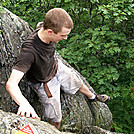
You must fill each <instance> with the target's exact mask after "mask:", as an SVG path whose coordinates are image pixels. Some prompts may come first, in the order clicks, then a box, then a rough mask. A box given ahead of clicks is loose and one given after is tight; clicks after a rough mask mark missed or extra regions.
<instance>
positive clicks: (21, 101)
mask: <svg viewBox="0 0 134 134" xmlns="http://www.w3.org/2000/svg"><path fill="white" fill-rule="evenodd" d="M23 76H24V73H23V72H21V71H18V70H15V69H13V70H12V73H11V75H10V77H9V79H8V81H7V83H6V90H7V91H8V92H9V94H10V96H11V97H12V99H13V100H14V101H15V102H16V103H17V104H18V105H19V109H18V112H17V114H18V115H21V116H24V115H25V114H26V117H30V116H31V117H33V118H38V119H40V118H39V117H38V115H37V114H36V112H35V111H34V109H33V107H32V106H31V105H30V104H29V102H28V101H27V99H26V98H25V97H24V96H23V95H22V93H21V91H20V88H19V86H18V83H19V82H20V80H21V79H22V77H23Z"/></svg>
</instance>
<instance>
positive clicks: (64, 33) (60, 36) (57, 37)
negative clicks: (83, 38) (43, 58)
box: [51, 27, 71, 43]
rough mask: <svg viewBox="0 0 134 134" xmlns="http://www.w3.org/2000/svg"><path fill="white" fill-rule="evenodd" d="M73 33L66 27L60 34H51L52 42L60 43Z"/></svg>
mask: <svg viewBox="0 0 134 134" xmlns="http://www.w3.org/2000/svg"><path fill="white" fill-rule="evenodd" d="M70 32H71V29H68V28H66V27H63V28H62V30H61V31H60V32H58V33H57V34H55V33H54V32H53V33H52V34H51V37H52V38H51V39H52V40H51V41H53V42H55V43H58V42H59V41H60V40H66V39H67V36H68V34H69V33H70Z"/></svg>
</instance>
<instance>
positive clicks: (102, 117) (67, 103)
mask: <svg viewBox="0 0 134 134" xmlns="http://www.w3.org/2000/svg"><path fill="white" fill-rule="evenodd" d="M0 8H1V9H0V11H1V13H0V30H1V32H0V75H1V77H0V108H1V109H2V110H4V111H8V112H14V113H15V112H16V110H17V105H16V104H15V103H14V102H13V101H12V100H11V98H10V96H9V94H8V93H7V92H6V90H5V83H6V81H7V79H8V78H9V75H10V73H11V70H12V68H13V65H14V63H15V61H16V58H17V55H18V54H19V52H20V49H21V45H22V43H23V41H24V39H25V38H26V37H27V36H28V35H29V34H30V33H31V32H32V31H33V29H32V28H31V27H30V26H29V24H28V23H27V22H25V21H24V20H22V19H20V18H19V17H18V16H16V15H14V14H13V13H11V12H10V11H8V10H7V9H5V8H2V7H0ZM56 57H57V58H59V59H60V60H61V61H62V62H63V63H64V64H66V65H67V66H69V67H71V66H70V65H69V64H68V63H67V62H66V61H65V60H64V59H63V58H62V57H61V56H60V55H59V54H58V53H57V52H56ZM71 68H72V67H71ZM75 71H76V70H75ZM76 72H77V73H78V74H79V72H78V71H76ZM79 76H80V77H81V78H82V79H83V81H84V83H85V84H86V85H87V86H88V87H89V89H90V90H91V91H92V92H95V91H94V90H93V88H92V87H91V86H90V85H89V84H88V82H87V81H86V80H85V78H84V77H83V76H82V75H81V74H79ZM20 87H21V91H22V93H23V95H24V96H25V97H26V98H27V99H28V101H29V102H30V103H31V105H32V106H33V107H34V108H35V110H36V112H37V114H38V115H39V116H40V117H41V118H42V120H44V121H45V118H44V116H43V114H42V106H41V104H40V103H39V102H38V97H37V95H36V94H35V93H34V92H33V91H32V90H31V89H30V87H29V86H28V85H27V82H26V79H25V78H24V79H23V80H22V81H21V82H20ZM61 104H62V114H63V120H62V128H61V130H62V131H63V130H64V131H71V132H79V130H81V129H83V128H84V127H85V126H91V125H92V126H98V127H101V128H103V129H106V130H110V128H111V124H112V113H111V112H110V110H109V108H108V106H107V105H106V104H104V103H100V102H89V101H88V99H87V98H86V97H85V96H83V95H82V94H80V93H77V94H75V95H68V94H65V93H62V94H61Z"/></svg>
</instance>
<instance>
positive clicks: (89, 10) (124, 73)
mask: <svg viewBox="0 0 134 134" xmlns="http://www.w3.org/2000/svg"><path fill="white" fill-rule="evenodd" d="M0 6H3V7H5V8H7V9H8V10H10V11H11V12H13V13H14V14H16V15H17V16H19V17H20V18H21V19H23V20H25V21H27V22H28V23H29V24H30V26H31V27H33V28H34V29H35V28H36V25H37V23H38V22H40V21H43V20H44V16H45V13H46V12H47V11H48V10H49V9H51V8H54V7H61V8H63V9H65V10H66V11H67V12H68V13H69V14H70V16H71V17H72V19H73V21H74V28H73V30H72V32H71V33H70V35H69V36H68V40H65V41H61V42H60V43H58V44H57V51H58V52H59V53H60V55H61V56H62V57H63V58H64V59H65V60H67V61H68V63H70V64H71V65H72V66H73V67H74V68H75V69H77V70H78V71H79V72H80V73H81V74H82V75H83V76H84V77H85V78H86V80H87V81H88V82H89V84H90V85H91V86H92V87H93V88H94V90H95V91H96V92H97V93H100V94H103V93H105V94H108V95H109V96H110V97H111V101H110V102H108V103H107V105H108V106H109V108H110V110H111V112H112V114H113V125H112V126H111V131H115V132H123V133H126V134H134V124H133V121H134V38H133V37H134V2H133V0H3V1H1V3H0Z"/></svg>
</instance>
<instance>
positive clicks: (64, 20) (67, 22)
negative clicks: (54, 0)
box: [43, 8, 73, 34]
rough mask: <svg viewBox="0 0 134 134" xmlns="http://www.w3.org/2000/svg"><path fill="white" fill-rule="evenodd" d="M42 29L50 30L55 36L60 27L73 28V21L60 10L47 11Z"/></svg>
mask: <svg viewBox="0 0 134 134" xmlns="http://www.w3.org/2000/svg"><path fill="white" fill-rule="evenodd" d="M43 27H44V29H49V28H50V29H52V30H53V32H54V33H55V34H57V33H58V32H60V31H61V30H62V27H66V28H68V29H72V28H73V21H72V19H71V17H70V15H69V14H68V13H67V12H66V11H65V10H64V9H62V8H53V9H51V10H49V11H48V12H47V13H46V15H45V19H44V22H43Z"/></svg>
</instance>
